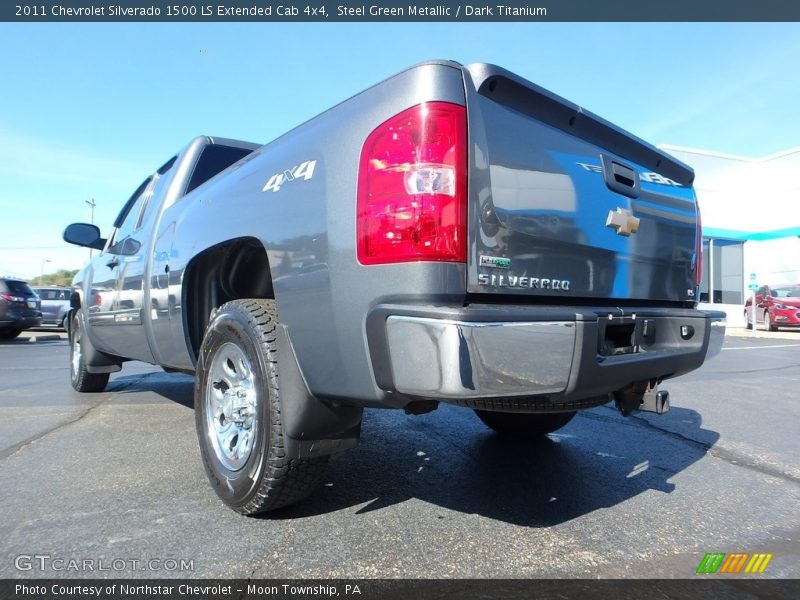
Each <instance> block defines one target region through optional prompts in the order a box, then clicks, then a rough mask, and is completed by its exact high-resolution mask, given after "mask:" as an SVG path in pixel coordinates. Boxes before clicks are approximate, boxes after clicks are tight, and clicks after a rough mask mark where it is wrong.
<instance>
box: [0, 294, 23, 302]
mask: <svg viewBox="0 0 800 600" xmlns="http://www.w3.org/2000/svg"><path fill="white" fill-rule="evenodd" d="M0 298H2V299H3V300H5V301H6V302H25V298H24V297H23V296H12V295H11V294H0Z"/></svg>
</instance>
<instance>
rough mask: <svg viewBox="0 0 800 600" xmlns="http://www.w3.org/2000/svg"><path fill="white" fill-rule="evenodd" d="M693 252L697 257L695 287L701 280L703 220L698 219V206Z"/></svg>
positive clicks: (698, 206) (698, 207)
mask: <svg viewBox="0 0 800 600" xmlns="http://www.w3.org/2000/svg"><path fill="white" fill-rule="evenodd" d="M694 252H695V256H696V257H697V258H696V260H697V266H696V267H695V272H694V279H695V281H696V282H697V285H698V286H699V285H700V282H701V281H702V280H703V220H702V219H701V218H700V205H699V204H698V205H697V233H696V235H695V242H694Z"/></svg>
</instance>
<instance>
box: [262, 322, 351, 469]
mask: <svg viewBox="0 0 800 600" xmlns="http://www.w3.org/2000/svg"><path fill="white" fill-rule="evenodd" d="M276 331H277V344H278V374H279V377H280V388H281V389H280V402H281V417H282V421H283V427H284V434H285V436H286V454H287V456H290V457H292V458H310V457H313V456H322V455H325V454H334V453H336V452H340V451H342V450H347V449H349V448H352V447H354V446H355V445H356V444H358V438H359V435H360V433H361V415H362V412H363V409H362V408H361V407H356V406H333V405H331V404H328V403H327V402H324V401H322V400H320V399H318V398H316V397H315V396H313V395H312V394H311V392H309V390H308V386H307V385H306V382H305V379H304V378H303V374H302V373H301V371H300V367H299V366H298V364H297V357H296V356H295V353H294V348H293V347H292V343H291V341H290V340H289V334H288V332H287V330H286V326H285V325H283V324H279V325H278V326H277V328H276Z"/></svg>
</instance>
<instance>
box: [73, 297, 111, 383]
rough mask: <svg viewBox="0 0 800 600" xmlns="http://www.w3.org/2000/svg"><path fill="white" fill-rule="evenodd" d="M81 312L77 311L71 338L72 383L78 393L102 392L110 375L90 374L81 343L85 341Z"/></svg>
mask: <svg viewBox="0 0 800 600" xmlns="http://www.w3.org/2000/svg"><path fill="white" fill-rule="evenodd" d="M83 335H84V333H83V327H82V325H81V311H80V310H76V311H75V314H74V315H73V317H72V331H71V332H70V336H69V362H70V370H69V374H70V382H71V383H72V387H73V388H75V390H76V391H78V392H102V391H103V390H104V389H106V385H107V384H108V378H109V373H89V371H88V370H87V369H86V359H85V356H84V353H83V347H82V345H81V342H82V340H83Z"/></svg>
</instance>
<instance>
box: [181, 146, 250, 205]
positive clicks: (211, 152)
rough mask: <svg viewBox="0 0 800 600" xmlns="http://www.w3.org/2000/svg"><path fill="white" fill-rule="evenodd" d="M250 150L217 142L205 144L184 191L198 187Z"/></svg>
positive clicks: (187, 191)
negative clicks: (221, 144)
mask: <svg viewBox="0 0 800 600" xmlns="http://www.w3.org/2000/svg"><path fill="white" fill-rule="evenodd" d="M251 152H252V150H249V149H247V148H232V147H231V146H220V145H217V144H212V145H210V146H206V148H205V150H203V153H202V154H201V155H200V158H199V159H198V161H197V164H196V165H195V167H194V172H193V173H192V177H191V179H189V185H188V186H186V193H187V194H188V193H189V192H191V191H192V190H193V189H195V188H197V187H200V186H201V185H203V184H204V183H205V182H206V181H208V180H209V179H211V178H212V177H213V176H214V175H216V174H217V173H220V172H222V171H224V170H225V169H227V168H228V167H230V166H231V165H232V164H233V163H235V162H236V161H238V160H239V159H241V158H244V157H245V156H247V155H248V154H250V153H251Z"/></svg>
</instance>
